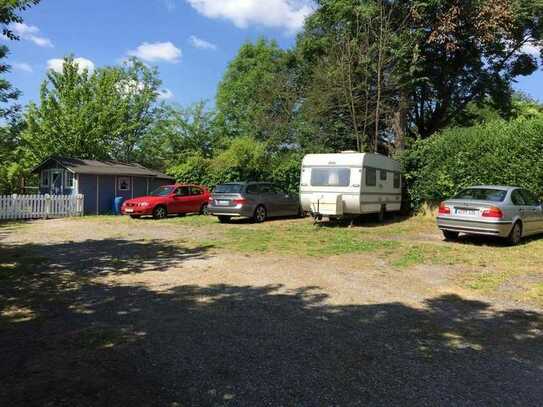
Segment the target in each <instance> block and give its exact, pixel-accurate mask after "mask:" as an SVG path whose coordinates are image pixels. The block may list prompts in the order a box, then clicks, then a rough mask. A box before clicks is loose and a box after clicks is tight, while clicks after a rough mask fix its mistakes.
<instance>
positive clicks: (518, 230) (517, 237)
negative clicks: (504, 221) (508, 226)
mask: <svg viewBox="0 0 543 407" xmlns="http://www.w3.org/2000/svg"><path fill="white" fill-rule="evenodd" d="M521 240H522V225H521V224H520V222H517V223H515V225H514V226H513V230H511V233H510V234H509V243H510V244H512V245H517V244H519V243H520V241H521Z"/></svg>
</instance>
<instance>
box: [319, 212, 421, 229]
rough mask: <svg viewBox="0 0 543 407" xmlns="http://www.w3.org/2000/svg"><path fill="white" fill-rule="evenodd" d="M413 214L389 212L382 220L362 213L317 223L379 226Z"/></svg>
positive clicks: (321, 224) (334, 226)
mask: <svg viewBox="0 0 543 407" xmlns="http://www.w3.org/2000/svg"><path fill="white" fill-rule="evenodd" d="M410 218H411V216H408V215H401V214H391V213H387V214H386V216H385V219H384V220H383V221H382V222H380V221H379V220H378V219H377V215H376V214H369V215H360V216H357V217H355V218H352V219H348V218H345V219H337V220H328V219H327V218H324V220H322V221H319V222H317V223H316V225H318V226H320V227H325V228H344V227H363V228H378V227H383V226H389V225H394V224H396V223H402V222H405V221H407V220H409V219H410Z"/></svg>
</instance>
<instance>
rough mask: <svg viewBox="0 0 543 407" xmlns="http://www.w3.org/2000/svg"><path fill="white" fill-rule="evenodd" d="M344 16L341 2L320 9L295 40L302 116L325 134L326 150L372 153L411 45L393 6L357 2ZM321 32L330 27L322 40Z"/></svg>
mask: <svg viewBox="0 0 543 407" xmlns="http://www.w3.org/2000/svg"><path fill="white" fill-rule="evenodd" d="M344 11H345V10H344V3H343V5H342V3H340V2H337V3H333V4H330V5H329V6H322V8H321V9H320V10H319V11H318V12H317V13H316V14H315V15H314V16H312V17H311V18H310V19H309V20H308V22H307V24H306V30H305V32H304V33H303V34H302V35H300V37H299V40H298V49H299V51H300V53H301V55H302V58H303V59H305V60H306V61H308V62H307V64H306V66H308V67H309V69H308V70H307V72H306V75H307V78H309V80H307V81H306V83H305V86H304V88H305V90H304V93H305V95H306V97H305V98H304V100H303V109H302V111H303V112H304V113H306V115H305V116H306V119H307V121H308V122H310V123H313V127H315V128H316V129H327V130H326V131H327V132H328V133H329V134H328V135H327V137H328V141H327V144H328V145H329V146H334V147H335V148H336V149H337V147H339V146H341V147H342V148H348V149H354V148H356V149H357V150H359V151H368V150H369V151H377V150H378V149H379V147H380V146H381V145H382V144H383V143H384V142H386V141H387V139H388V138H389V135H388V134H389V133H390V131H389V130H388V129H389V128H390V122H391V121H392V116H393V115H394V113H395V112H396V111H397V110H398V109H399V100H400V95H401V94H402V92H403V91H404V87H405V78H406V77H407V75H408V74H409V73H410V70H409V69H405V66H404V65H405V63H404V61H412V59H413V57H414V55H415V53H414V51H413V47H412V45H413V44H412V43H411V42H410V41H409V39H408V38H406V35H404V33H405V21H404V22H401V24H396V20H395V13H396V12H397V10H396V6H395V5H392V6H390V5H387V4H386V3H385V2H384V1H383V0H378V1H375V2H365V3H363V2H359V3H358V4H357V5H356V6H355V7H353V8H352V10H351V11H352V15H351V14H350V15H349V18H350V19H348V20H344V19H343V18H344V16H343V12H344ZM334 22H335V23H334ZM322 27H329V31H328V34H326V35H325V36H323V30H322ZM332 135H333V136H332ZM355 142H356V143H355Z"/></svg>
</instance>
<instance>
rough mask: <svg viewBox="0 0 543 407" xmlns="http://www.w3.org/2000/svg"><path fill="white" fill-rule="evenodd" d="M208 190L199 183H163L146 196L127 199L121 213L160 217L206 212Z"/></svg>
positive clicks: (131, 215) (138, 216)
mask: <svg viewBox="0 0 543 407" xmlns="http://www.w3.org/2000/svg"><path fill="white" fill-rule="evenodd" d="M208 201H209V191H208V189H207V188H206V187H203V186H200V185H185V184H176V185H164V186H161V187H159V188H157V189H156V190H154V191H153V192H152V193H151V194H150V195H148V196H142V197H139V198H134V199H128V200H127V201H125V202H124V203H123V205H122V206H121V213H122V214H123V215H130V217H132V218H140V217H141V216H152V217H154V218H155V219H162V218H165V217H166V216H168V215H172V214H185V213H201V214H207V204H208Z"/></svg>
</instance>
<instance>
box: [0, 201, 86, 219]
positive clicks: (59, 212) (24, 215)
mask: <svg viewBox="0 0 543 407" xmlns="http://www.w3.org/2000/svg"><path fill="white" fill-rule="evenodd" d="M83 200H84V197H83V195H8V196H6V195H4V196H1V195H0V219H38V218H45V219H47V218H64V217H68V216H82V215H83Z"/></svg>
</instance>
